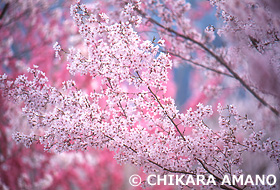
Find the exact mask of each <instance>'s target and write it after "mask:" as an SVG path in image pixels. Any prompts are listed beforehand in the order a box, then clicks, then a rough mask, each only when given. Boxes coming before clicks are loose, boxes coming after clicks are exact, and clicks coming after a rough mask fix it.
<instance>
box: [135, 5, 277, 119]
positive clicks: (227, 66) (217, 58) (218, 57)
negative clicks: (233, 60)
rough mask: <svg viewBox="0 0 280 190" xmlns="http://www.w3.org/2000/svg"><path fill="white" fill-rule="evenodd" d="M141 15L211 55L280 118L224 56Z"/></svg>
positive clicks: (274, 109) (140, 12)
mask: <svg viewBox="0 0 280 190" xmlns="http://www.w3.org/2000/svg"><path fill="white" fill-rule="evenodd" d="M135 10H136V11H137V12H138V13H139V14H140V15H142V16H143V17H145V18H146V19H147V20H148V21H149V22H151V23H153V24H155V25H156V26H158V27H160V28H162V29H164V30H166V31H168V32H170V33H172V34H175V35H176V36H177V37H180V38H183V39H184V40H187V41H190V42H192V43H194V44H196V45H197V46H199V47H200V48H201V49H203V50H204V51H205V52H207V53H208V54H209V55H211V56H212V57H213V58H214V59H215V60H216V61H217V62H218V63H220V64H221V65H222V66H223V67H225V68H226V70H227V71H228V72H229V73H230V74H231V75H232V76H233V77H234V78H235V79H236V80H238V81H239V83H240V84H241V85H242V86H243V87H244V88H245V89H247V91H249V92H250V93H251V94H252V95H253V96H254V97H255V98H256V99H257V100H258V101H259V102H260V103H261V104H263V105H264V106H266V107H268V108H269V109H270V110H271V111H272V112H273V113H274V114H275V115H277V116H279V111H278V110H277V109H276V108H274V107H273V106H272V105H270V104H269V103H268V102H267V101H266V100H264V99H263V98H262V97H261V96H260V95H259V94H257V93H256V92H255V91H254V90H253V88H251V87H250V86H249V85H248V84H247V83H246V82H245V81H244V80H243V79H242V78H241V77H240V76H239V75H238V73H236V72H235V71H234V70H233V69H232V68H231V67H230V66H229V64H228V63H227V62H226V61H225V60H224V58H223V57H222V56H219V55H217V54H216V53H215V52H213V51H212V50H211V49H209V48H208V47H207V46H206V45H205V44H203V43H201V42H199V41H197V40H195V39H193V38H191V37H189V36H186V35H184V34H181V33H179V32H177V31H175V30H173V29H172V28H169V27H165V26H163V25H162V24H160V23H159V22H158V21H156V20H155V19H153V18H151V17H149V16H147V14H145V13H144V12H142V11H140V10H138V9H135Z"/></svg>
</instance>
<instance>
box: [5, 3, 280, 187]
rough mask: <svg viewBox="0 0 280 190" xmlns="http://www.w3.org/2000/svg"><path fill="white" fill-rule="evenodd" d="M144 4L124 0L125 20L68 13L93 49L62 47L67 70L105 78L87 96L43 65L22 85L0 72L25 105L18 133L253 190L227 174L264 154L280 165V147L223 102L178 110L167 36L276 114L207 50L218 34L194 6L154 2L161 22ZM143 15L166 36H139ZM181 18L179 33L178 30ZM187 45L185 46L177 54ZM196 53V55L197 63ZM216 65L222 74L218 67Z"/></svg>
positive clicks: (11, 94) (25, 140)
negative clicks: (196, 17) (55, 81)
mask: <svg viewBox="0 0 280 190" xmlns="http://www.w3.org/2000/svg"><path fill="white" fill-rule="evenodd" d="M212 3H214V1H212ZM215 3H217V4H218V6H219V7H222V5H224V4H223V3H222V2H220V1H217V2H215ZM146 5H147V2H144V3H143V4H142V3H140V2H139V1H135V2H127V3H126V4H125V6H124V8H122V9H120V11H119V12H120V15H122V16H121V18H122V19H123V20H120V21H119V22H115V20H116V18H112V19H111V17H110V16H108V15H109V14H106V13H100V11H99V10H98V9H89V8H87V6H86V5H84V4H82V3H80V2H79V1H77V3H76V4H75V5H72V7H71V11H70V12H71V16H72V17H73V20H74V21H75V24H76V26H77V27H78V31H79V34H80V35H81V37H82V38H83V41H84V46H85V48H86V51H85V50H84V49H80V48H70V49H69V50H66V49H65V48H63V52H60V53H61V54H62V53H65V54H66V57H67V61H68V62H69V64H68V66H67V69H68V70H69V72H70V73H71V74H72V75H73V76H74V75H77V74H80V75H88V76H90V77H91V80H92V81H94V82H100V84H99V87H98V88H96V90H92V91H91V92H90V93H87V92H85V91H83V90H82V89H79V88H78V87H77V84H76V83H78V82H79V81H75V80H66V81H64V82H63V83H62V88H58V87H54V86H51V85H50V84H49V83H48V81H49V80H48V78H47V77H46V74H45V73H44V72H42V71H40V70H39V69H38V67H37V66H33V68H29V69H28V72H29V74H28V75H20V76H18V77H17V79H15V80H10V79H9V78H8V77H7V75H5V74H4V75H1V76H0V87H1V90H2V92H3V95H4V96H5V97H7V98H9V99H10V100H13V101H14V102H16V103H18V104H19V106H22V114H23V116H24V117H26V118H27V120H28V124H29V125H30V128H31V129H30V130H31V131H23V130H22V131H20V130H19V131H18V132H16V133H15V134H14V136H13V138H14V139H15V140H16V141H17V142H19V143H22V144H24V145H25V146H27V147H29V146H31V144H32V143H35V142H39V143H41V144H43V145H44V150H46V151H54V152H57V153H61V152H67V151H72V150H75V151H79V150H88V149H90V148H97V149H104V148H107V149H109V150H110V151H112V152H114V153H115V159H116V160H117V161H118V162H119V163H120V164H133V165H136V166H138V167H141V168H142V169H143V171H144V172H145V173H149V174H151V173H157V174H159V175H164V174H169V173H171V174H186V175H192V176H194V177H197V176H198V175H206V176H207V175H212V176H214V178H215V180H216V181H217V186H216V187H217V188H224V189H233V188H234V189H243V188H246V187H245V186H242V185H239V184H238V185H222V179H223V177H224V176H226V175H229V176H231V175H242V173H243V172H246V171H244V170H243V169H242V164H243V163H244V160H243V158H244V155H245V156H246V154H252V155H253V154H255V153H260V154H262V153H264V154H266V155H268V157H269V158H270V159H271V160H273V161H274V164H276V165H277V166H278V168H279V166H280V160H279V153H280V149H279V148H280V147H279V143H280V141H279V140H277V139H273V138H267V137H266V136H265V135H266V134H265V129H264V128H262V129H261V130H258V129H257V127H256V124H255V123H254V122H253V121H252V120H251V119H249V117H248V116H247V115H244V116H243V114H239V112H238V110H237V108H236V107H235V106H233V105H228V106H225V107H223V106H222V105H221V104H218V106H217V111H218V113H216V114H214V112H215V111H213V109H212V106H210V105H206V106H205V105H204V104H202V103H198V104H197V105H196V108H195V109H192V108H189V109H187V110H186V111H185V112H180V111H179V110H178V109H177V107H176V104H175V100H174V99H173V98H171V97H168V96H167V95H166V91H167V86H166V84H167V82H168V71H169V70H170V69H171V68H172V65H173V64H172V60H171V59H170V55H169V54H167V53H164V52H163V51H162V49H161V48H168V47H166V46H167V45H166V44H164V43H165V39H167V41H170V42H174V43H172V47H171V48H170V51H171V54H173V55H176V56H177V57H179V58H181V59H182V60H188V61H190V62H192V63H193V64H196V61H202V62H204V61H206V60H210V63H208V64H202V65H201V64H200V63H198V64H197V65H199V66H201V67H204V68H207V69H210V70H211V71H214V72H217V73H218V74H221V75H225V76H230V77H232V78H234V79H236V80H237V81H238V82H240V83H241V84H242V85H243V86H244V87H245V89H247V90H248V91H249V92H250V93H251V94H253V95H254V96H255V97H256V98H257V100H259V101H260V103H262V104H263V105H265V106H266V107H269V108H270V111H272V112H274V113H276V115H277V112H278V111H277V110H276V109H275V108H273V107H272V106H270V104H268V103H267V102H266V101H265V100H264V99H262V98H260V96H259V95H258V94H256V92H255V91H254V90H252V87H251V86H250V85H248V84H247V81H245V80H244V79H243V78H242V77H240V76H239V75H238V73H237V72H235V71H234V70H233V68H235V67H231V65H230V64H229V63H228V62H227V61H228V60H227V59H228V57H227V56H222V55H221V56H219V55H218V54H217V52H219V51H220V52H222V53H221V54H223V53H225V51H223V50H217V52H214V50H213V49H211V48H208V46H207V45H206V44H207V43H210V42H212V41H213V38H212V39H208V38H207V37H206V38H204V37H203V36H202V35H201V34H200V33H198V32H197V31H196V30H194V29H193V26H192V25H191V23H190V20H188V19H184V15H185V14H186V13H187V12H188V11H190V4H185V3H184V2H183V1H178V2H176V3H174V4H172V2H170V1H168V0H167V1H164V4H161V3H160V2H155V3H153V4H152V5H151V7H149V9H150V8H154V7H156V8H157V9H158V14H159V16H160V17H161V18H162V19H163V21H162V22H163V23H164V25H162V24H160V23H159V22H158V21H157V20H156V19H153V18H152V17H149V16H147V13H149V11H146V12H144V11H143V10H142V9H141V6H146ZM163 5H164V6H163ZM149 9H148V10H149ZM225 9H226V8H225ZM222 13H223V14H222V15H223V18H224V19H225V20H226V22H231V21H232V20H234V19H233V17H232V16H231V15H229V14H228V13H227V12H225V11H224V12H222ZM137 14H138V15H137ZM129 15H130V16H129ZM142 18H145V19H147V20H148V21H149V22H150V23H153V24H154V25H155V26H156V27H160V28H161V34H162V36H163V38H160V39H159V40H158V41H156V40H155V39H154V40H152V41H151V40H149V39H144V37H141V36H140V35H139V34H138V33H137V32H136V28H137V27H141V25H142V23H141V21H142ZM177 18H178V22H177V23H176V27H178V28H179V29H178V32H177V31H175V30H173V29H172V24H173V20H175V19H177ZM212 30H213V28H209V31H212ZM170 33H171V34H172V35H170ZM173 35H174V36H175V39H174V36H173ZM208 37H209V36H208ZM212 37H213V36H212ZM185 40H186V41H187V42H186V41H185ZM181 47H184V48H183V50H182V51H181V52H180V51H178V52H177V50H178V48H181ZM54 49H55V52H56V54H57V55H58V52H59V51H61V50H62V48H61V46H60V45H59V44H58V43H55V45H54ZM222 49H224V48H222ZM165 50H168V49H165ZM202 50H203V51H204V52H202ZM194 52H196V53H197V56H196V58H192V55H191V54H193V53H194ZM182 53H187V54H189V57H188V58H186V57H185V56H182ZM206 53H208V54H209V55H207V56H206ZM216 65H220V66H221V67H222V68H224V69H225V70H222V69H219V68H215V66H216ZM209 66H210V67H209ZM212 89H213V90H212ZM216 89H217V90H220V89H218V88H217V87H216V88H215V87H211V86H210V87H209V90H208V89H206V90H205V91H206V92H207V90H208V91H210V90H212V91H215V90H216ZM217 90H216V91H217ZM213 96H214V95H213ZM213 115H214V116H213ZM215 116H217V117H218V118H216V120H215ZM202 186H203V185H202ZM202 188H205V187H204V186H203V187H202ZM252 188H258V187H252Z"/></svg>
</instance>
